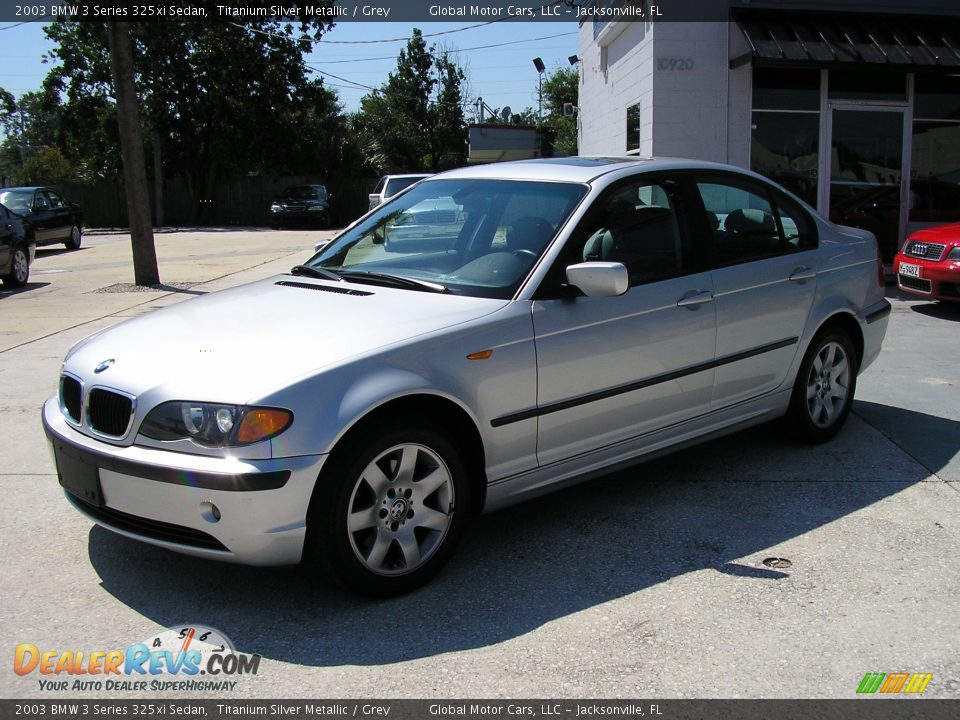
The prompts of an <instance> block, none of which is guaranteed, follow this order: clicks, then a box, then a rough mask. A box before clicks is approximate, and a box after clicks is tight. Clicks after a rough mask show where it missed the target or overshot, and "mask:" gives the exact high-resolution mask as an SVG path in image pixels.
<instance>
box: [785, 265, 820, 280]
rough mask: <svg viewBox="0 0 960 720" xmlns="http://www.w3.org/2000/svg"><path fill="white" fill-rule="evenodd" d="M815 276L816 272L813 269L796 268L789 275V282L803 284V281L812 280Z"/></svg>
mask: <svg viewBox="0 0 960 720" xmlns="http://www.w3.org/2000/svg"><path fill="white" fill-rule="evenodd" d="M816 276H817V271H816V270H814V269H813V268H808V267H798V268H797V269H796V270H794V271H793V272H792V273H791V274H790V282H803V281H804V280H813V279H814V278H815V277H816Z"/></svg>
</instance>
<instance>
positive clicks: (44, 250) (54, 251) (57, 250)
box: [37, 245, 90, 258]
mask: <svg viewBox="0 0 960 720" xmlns="http://www.w3.org/2000/svg"><path fill="white" fill-rule="evenodd" d="M89 249H90V247H89V246H87V245H81V246H80V247H78V248H73V249H70V248H65V247H60V246H53V245H46V246H44V247H38V248H37V257H38V258H40V257H53V256H54V255H71V254H73V253H80V252H86V251H87V250H89Z"/></svg>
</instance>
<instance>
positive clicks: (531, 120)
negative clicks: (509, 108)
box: [510, 107, 537, 125]
mask: <svg viewBox="0 0 960 720" xmlns="http://www.w3.org/2000/svg"><path fill="white" fill-rule="evenodd" d="M510 124H511V125H536V124H537V111H536V110H534V109H533V108H530V107H528V108H524V109H523V110H521V111H520V112H515V113H513V115H511V116H510Z"/></svg>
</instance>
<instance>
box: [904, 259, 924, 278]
mask: <svg viewBox="0 0 960 720" xmlns="http://www.w3.org/2000/svg"><path fill="white" fill-rule="evenodd" d="M900 274H901V275H906V276H907V277H915V278H918V277H920V266H919V265H911V264H910V263H904V262H902V263H900Z"/></svg>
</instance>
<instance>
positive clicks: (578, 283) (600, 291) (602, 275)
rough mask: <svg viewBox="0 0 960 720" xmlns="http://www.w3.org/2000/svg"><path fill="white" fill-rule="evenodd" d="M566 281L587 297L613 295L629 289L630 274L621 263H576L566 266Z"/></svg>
mask: <svg viewBox="0 0 960 720" xmlns="http://www.w3.org/2000/svg"><path fill="white" fill-rule="evenodd" d="M567 283H568V284H570V285H573V286H574V287H576V288H579V289H580V291H581V292H582V293H583V294H584V295H586V296H587V297H614V296H616V295H623V294H624V293H625V292H626V291H627V290H629V289H630V275H629V273H627V268H626V266H624V264H623V263H618V262H585V263H577V264H576V265H568V266H567Z"/></svg>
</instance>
